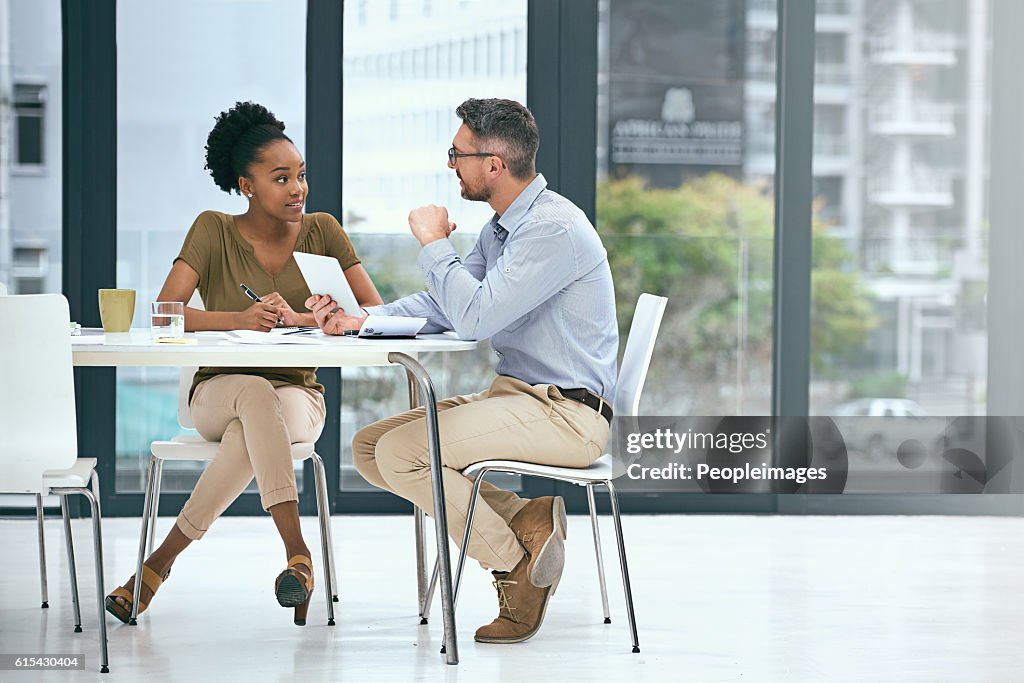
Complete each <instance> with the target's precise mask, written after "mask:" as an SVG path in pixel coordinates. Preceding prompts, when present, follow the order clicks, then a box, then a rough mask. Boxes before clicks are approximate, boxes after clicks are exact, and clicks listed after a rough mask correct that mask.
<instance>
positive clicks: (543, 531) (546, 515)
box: [508, 496, 566, 588]
mask: <svg viewBox="0 0 1024 683" xmlns="http://www.w3.org/2000/svg"><path fill="white" fill-rule="evenodd" d="M508 525H509V527H510V528H511V529H512V531H513V532H515V535H516V538H518V539H519V542H520V543H522V544H523V548H525V549H526V553H527V555H528V556H529V560H530V562H529V567H528V569H527V574H526V575H527V577H528V578H529V580H530V583H532V584H533V585H534V586H537V587H538V588H544V587H545V586H550V585H552V584H553V583H556V582H557V581H558V578H559V577H560V576H561V575H562V567H564V566H565V536H566V533H565V527H566V524H565V501H564V500H563V499H562V497H561V496H545V497H543V498H534V499H533V500H531V501H530V502H528V503H527V504H526V505H525V506H524V507H523V509H522V510H520V511H519V512H518V513H516V516H515V517H513V518H512V521H511V522H509V524H508Z"/></svg>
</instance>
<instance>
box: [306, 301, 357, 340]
mask: <svg viewBox="0 0 1024 683" xmlns="http://www.w3.org/2000/svg"><path fill="white" fill-rule="evenodd" d="M306 308H308V309H310V310H311V311H313V318H314V319H316V324H317V325H318V326H319V327H320V329H321V330H323V331H324V334H336V335H337V334H344V332H345V330H358V329H359V328H360V327H362V326H363V321H364V320H366V318H367V316H365V315H363V316H359V317H356V316H351V315H345V311H344V310H342V309H340V308H338V305H337V304H336V303H335V302H334V299H332V298H331V297H330V296H329V295H327V294H314V295H313V296H311V297H309V298H308V299H306ZM360 312H362V311H360Z"/></svg>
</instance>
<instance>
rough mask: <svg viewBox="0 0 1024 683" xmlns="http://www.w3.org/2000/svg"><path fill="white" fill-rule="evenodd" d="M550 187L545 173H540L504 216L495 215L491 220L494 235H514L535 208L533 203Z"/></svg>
mask: <svg viewBox="0 0 1024 683" xmlns="http://www.w3.org/2000/svg"><path fill="white" fill-rule="evenodd" d="M547 186H548V181H547V180H545V179H544V174H543V173H538V174H537V177H536V178H534V179H533V180H531V181H530V184H529V185H527V186H526V187H525V188H523V191H522V192H520V193H519V196H518V197H516V198H515V199H513V200H512V203H511V204H509V205H508V208H507V209H505V213H503V214H502V215H500V216H499V215H498V214H494V218H492V219H491V223H492V225H493V226H494V234H495V235H498V236H499V237H500V236H501V233H502V231H504V232H506V233H508V235H512V234H513V233H515V231H516V229H517V228H518V227H519V225H520V224H521V223H522V221H523V217H524V216H525V215H526V213H527V212H528V211H529V210H530V208H531V207H533V203H534V202H535V201H537V197H539V196H540V193H541V192H543V191H544V190H545V189H546V188H547Z"/></svg>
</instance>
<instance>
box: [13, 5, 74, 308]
mask: <svg viewBox="0 0 1024 683" xmlns="http://www.w3.org/2000/svg"><path fill="white" fill-rule="evenodd" d="M60 32H61V25H60V3H59V2H57V1H55V0H46V1H44V2H38V3H35V2H22V1H19V0H13V1H12V0H0V281H3V282H5V283H6V284H7V285H8V287H9V289H10V291H11V292H12V293H16V294H33V293H39V292H55V291H60V282H61V280H60V278H61V213H62V208H61V205H62V199H61V173H62V170H61V68H62V66H61V40H60Z"/></svg>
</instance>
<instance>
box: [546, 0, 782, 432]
mask: <svg viewBox="0 0 1024 683" xmlns="http://www.w3.org/2000/svg"><path fill="white" fill-rule="evenodd" d="M599 16H600V25H599V29H598V30H599V31H600V33H599V38H598V45H599V53H598V65H599V67H598V69H599V72H598V121H599V122H601V123H599V126H598V136H599V138H598V142H597V149H598V160H597V173H598V189H597V226H596V227H597V229H598V231H599V232H600V233H601V238H602V240H603V241H604V244H605V247H606V248H607V250H608V257H609V263H610V265H611V268H612V275H613V277H614V279H615V290H616V301H617V305H618V310H619V311H620V318H619V333H620V338H621V339H622V340H623V341H625V339H626V334H627V331H628V325H629V323H630V320H631V318H632V312H633V309H634V306H635V304H636V301H637V298H638V297H639V295H640V293H641V292H653V293H655V294H660V295H664V296H666V297H668V300H669V301H668V309H667V311H666V313H665V317H664V321H663V323H662V328H661V332H660V335H659V340H658V344H657V346H656V347H655V351H654V358H653V360H652V368H653V367H656V368H658V372H657V373H656V374H655V373H652V374H651V375H648V378H647V384H646V386H645V388H644V393H643V399H642V403H641V406H640V411H641V414H648V415H649V414H660V415H766V414H769V413H770V411H771V408H770V405H771V356H772V316H771V301H772V247H773V239H774V228H773V225H774V218H773V216H774V207H773V201H772V196H771V191H772V186H771V182H770V179H771V175H772V174H773V173H774V157H773V150H774V139H775V121H774V111H775V82H774V78H775V76H774V74H775V49H774V45H775V38H774V34H775V28H776V24H777V21H776V18H775V15H774V14H771V13H769V12H764V11H759V10H758V9H757V8H754V7H749V8H748V6H747V3H746V2H744V1H742V0H721V1H719V2H714V3H711V2H708V3H694V2H685V3H682V2H647V1H645V0H607V1H605V2H602V3H601V5H600V15H599ZM542 135H543V131H542ZM680 388H683V390H680ZM645 411H646V412H645Z"/></svg>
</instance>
